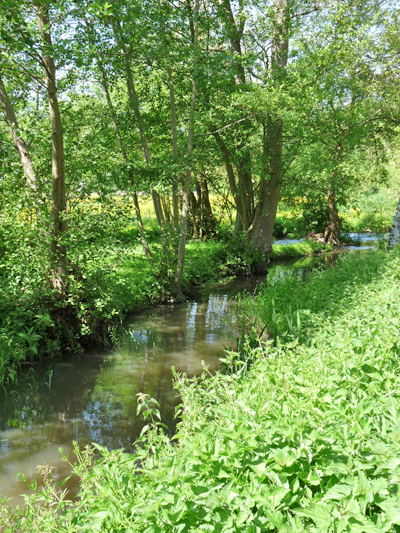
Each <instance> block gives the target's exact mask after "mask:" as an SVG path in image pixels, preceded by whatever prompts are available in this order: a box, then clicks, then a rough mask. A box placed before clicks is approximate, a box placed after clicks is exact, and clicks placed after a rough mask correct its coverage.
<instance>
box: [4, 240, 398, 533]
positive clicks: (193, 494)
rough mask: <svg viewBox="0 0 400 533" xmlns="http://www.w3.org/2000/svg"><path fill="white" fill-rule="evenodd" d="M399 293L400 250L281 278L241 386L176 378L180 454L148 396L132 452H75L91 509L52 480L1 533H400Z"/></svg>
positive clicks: (262, 304) (235, 381)
mask: <svg viewBox="0 0 400 533" xmlns="http://www.w3.org/2000/svg"><path fill="white" fill-rule="evenodd" d="M399 289H400V250H395V251H393V252H391V253H390V254H385V253H383V252H375V253H370V254H368V255H367V256H366V257H365V258H360V257H356V256H350V255H349V256H347V257H346V258H345V259H343V260H342V261H341V262H340V263H339V264H338V265H337V266H335V267H333V269H332V270H325V271H323V272H317V273H315V274H312V275H310V276H309V279H308V282H307V283H305V284H304V283H303V284H301V283H300V282H298V281H297V280H296V279H295V278H290V279H289V278H279V279H276V280H275V282H274V283H273V284H271V286H270V287H269V286H267V287H266V288H265V289H264V290H263V292H262V293H261V294H260V296H258V297H257V298H256V304H255V307H253V308H251V307H249V305H248V306H247V312H248V313H249V312H250V311H249V309H252V310H253V312H254V313H260V312H262V313H263V318H266V319H267V320H270V323H271V325H272V326H273V325H274V320H275V322H276V333H277V336H276V342H275V346H273V343H272V341H266V342H264V343H262V342H261V343H257V345H254V346H253V348H252V361H253V365H252V366H251V368H250V369H248V370H246V371H243V372H241V373H240V375H238V374H237V373H235V372H227V373H217V374H216V375H213V376H211V375H210V374H209V373H208V372H207V371H205V372H204V374H203V375H202V376H201V377H197V378H193V379H187V378H186V377H185V376H184V375H180V376H176V387H177V388H178V390H179V392H180V394H181V397H182V405H181V407H180V411H179V413H180V415H181V417H182V422H181V423H180V425H179V426H178V432H177V434H176V435H175V439H174V446H171V443H170V441H169V439H168V438H167V437H166V436H165V434H164V433H163V428H162V425H160V423H159V413H158V412H157V407H156V406H155V405H154V402H152V401H151V399H149V398H145V397H144V396H143V395H142V396H141V398H140V400H141V403H142V405H143V407H144V410H145V411H146V414H147V418H148V426H147V427H146V429H145V433H144V434H143V436H142V438H141V442H140V443H138V446H137V450H136V453H135V454H134V455H129V454H126V453H123V452H122V451H111V452H110V451H108V450H107V449H105V448H101V447H99V446H96V448H97V449H98V450H99V452H100V454H101V457H102V458H101V459H100V461H94V460H93V458H92V453H91V452H90V451H87V452H85V453H82V452H80V451H79V450H77V453H78V456H79V464H78V465H77V466H76V471H77V473H78V474H79V475H80V476H81V479H82V489H81V497H80V500H79V501H77V502H75V503H71V502H68V501H67V500H65V495H63V494H62V493H61V492H60V491H61V490H62V489H54V487H53V485H52V481H51V479H50V477H49V476H48V477H49V481H48V484H47V488H46V489H45V490H44V492H43V493H40V492H38V493H37V495H36V496H35V497H29V498H28V500H27V508H26V510H25V511H12V510H9V509H7V507H6V506H3V507H2V508H1V515H0V516H1V518H0V525H1V527H2V528H3V531H5V532H11V531H12V532H14V531H40V532H41V533H45V532H46V531H59V532H67V531H68V532H78V531H79V532H85V531H87V532H89V531H90V532H95V531H104V532H193V533H194V532H226V533H228V532H249V533H250V532H252V533H253V532H276V533H283V532H285V533H286V532H291V533H295V532H298V533H300V532H309V533H318V532H319V533H340V532H351V533H352V532H354V533H363V532H370V533H381V532H396V531H400V493H399V490H398V486H399V480H400V459H399V457H400V375H399V372H398V369H399V366H400V328H399V326H400V319H399V317H400V298H399V292H400V291H399ZM269 290H270V291H271V295H268V291H269ZM289 290H290V292H289ZM289 294H290V295H291V298H290V300H291V301H290V306H291V307H289V302H287V301H286V300H287V299H288V296H289ZM284 297H285V298H286V299H285V298H284ZM272 300H274V302H275V303H274V306H275V307H274V309H275V311H274V312H273V313H272V315H275V317H276V318H275V319H272V318H271V319H270V318H269V317H271V316H272V315H271V310H270V307H271V302H272ZM243 305H244V304H243ZM299 306H300V307H299ZM245 307H246V306H245ZM289 309H291V311H292V312H296V310H298V309H301V310H302V312H301V315H300V317H301V318H300V320H299V322H298V326H299V327H298V329H297V331H296V328H294V327H293V322H292V325H291V321H290V320H287V318H286V317H285V314H287V313H288V310H289ZM306 311H307V312H306ZM296 323H297V322H296ZM139 408H141V406H140V405H139ZM138 474H140V475H138ZM57 490H58V492H57Z"/></svg>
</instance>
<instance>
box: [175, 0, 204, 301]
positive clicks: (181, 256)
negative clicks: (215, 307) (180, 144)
mask: <svg viewBox="0 0 400 533" xmlns="http://www.w3.org/2000/svg"><path fill="white" fill-rule="evenodd" d="M198 12H199V0H196V1H195V11H194V23H193V34H192V41H193V52H194V57H193V74H192V96H191V103H190V114H189V131H188V144H187V160H188V163H187V168H186V180H185V184H184V189H183V195H182V214H181V234H180V238H179V249H178V261H177V268H176V272H175V294H176V297H177V299H182V298H183V293H182V274H183V267H184V263H185V246H186V229H187V217H188V209H189V194H190V180H191V178H192V154H193V128H194V110H195V104H196V79H195V74H196V49H197V31H198V22H197V16H198Z"/></svg>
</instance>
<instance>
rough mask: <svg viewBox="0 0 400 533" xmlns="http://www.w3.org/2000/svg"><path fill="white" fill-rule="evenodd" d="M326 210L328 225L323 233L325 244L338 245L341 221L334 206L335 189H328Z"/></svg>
mask: <svg viewBox="0 0 400 533" xmlns="http://www.w3.org/2000/svg"><path fill="white" fill-rule="evenodd" d="M328 211H329V226H328V227H327V228H326V230H325V233H324V239H325V243H326V244H333V245H335V246H338V245H339V244H340V229H341V222H340V218H339V213H338V210H337V206H336V200H335V191H334V189H330V190H329V191H328Z"/></svg>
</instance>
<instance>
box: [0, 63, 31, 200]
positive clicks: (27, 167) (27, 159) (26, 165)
mask: <svg viewBox="0 0 400 533" xmlns="http://www.w3.org/2000/svg"><path fill="white" fill-rule="evenodd" d="M0 105H1V108H2V110H3V113H4V119H5V121H6V122H7V124H8V127H9V128H10V132H11V136H12V138H13V142H14V146H15V148H16V149H17V151H18V154H19V157H20V160H21V164H22V168H23V171H24V175H25V179H26V183H27V185H28V187H29V188H30V189H31V191H32V192H33V194H34V203H36V202H37V194H38V182H37V179H36V173H35V169H34V166H33V162H32V159H31V156H30V153H29V147H28V145H27V143H26V142H25V140H24V139H23V137H22V135H21V133H20V131H19V127H18V121H17V117H16V115H15V111H14V108H13V105H12V103H11V101H10V99H9V97H8V94H7V91H6V88H5V86H4V83H3V80H2V77H1V71H0Z"/></svg>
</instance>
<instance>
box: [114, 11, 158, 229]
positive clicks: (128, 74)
mask: <svg viewBox="0 0 400 533" xmlns="http://www.w3.org/2000/svg"><path fill="white" fill-rule="evenodd" d="M114 35H115V38H116V40H117V42H118V46H120V47H121V51H122V54H123V59H124V68H125V78H126V85H127V89H128V97H129V102H130V104H131V106H132V109H133V113H134V115H135V119H136V123H137V126H138V130H139V135H140V142H141V145H142V151H143V156H144V160H145V161H146V163H147V164H148V165H149V166H151V157H150V151H149V146H148V143H147V137H146V132H145V129H144V124H143V120H142V114H141V112H140V107H139V100H138V97H137V93H136V88H135V83H134V81H133V75H132V69H131V65H130V63H129V56H128V51H127V48H126V45H125V42H124V40H123V38H122V37H121V27H120V24H119V21H117V23H116V28H114ZM151 197H152V200H153V205H154V211H155V213H156V218H157V222H158V224H159V225H160V226H162V227H164V226H165V219H164V213H163V210H162V206H161V199H160V195H159V194H158V192H157V191H156V190H155V189H152V190H151Z"/></svg>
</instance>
